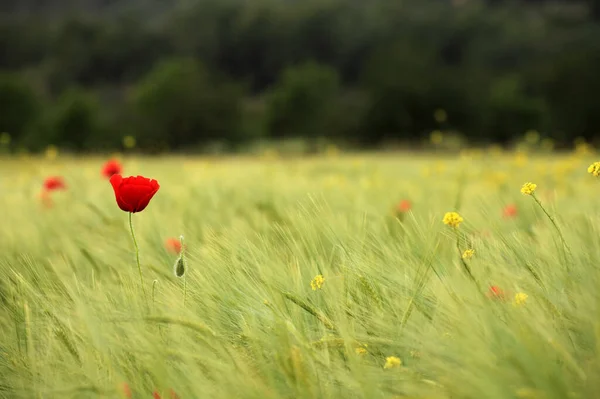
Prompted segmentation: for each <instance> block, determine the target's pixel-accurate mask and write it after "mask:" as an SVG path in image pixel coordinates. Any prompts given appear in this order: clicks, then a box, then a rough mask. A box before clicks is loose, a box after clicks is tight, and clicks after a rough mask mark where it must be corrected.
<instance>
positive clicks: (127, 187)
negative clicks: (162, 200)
mask: <svg viewBox="0 0 600 399" xmlns="http://www.w3.org/2000/svg"><path fill="white" fill-rule="evenodd" d="M110 184H112V186H113V189H114V190H115V198H116V200H117V205H119V208H121V210H123V211H125V212H131V213H136V212H141V211H143V210H144V209H146V207H147V206H148V203H150V200H151V199H152V197H154V194H156V192H157V191H158V189H159V188H160V185H159V184H158V182H157V181H156V180H154V179H148V178H147V177H142V176H130V177H125V178H123V176H121V175H112V177H111V178H110Z"/></svg>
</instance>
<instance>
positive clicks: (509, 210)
mask: <svg viewBox="0 0 600 399" xmlns="http://www.w3.org/2000/svg"><path fill="white" fill-rule="evenodd" d="M518 213H519V212H518V211H517V206H516V205H514V204H510V205H506V206H505V207H504V210H503V211H502V214H503V215H504V217H505V218H514V217H516V216H517V214H518Z"/></svg>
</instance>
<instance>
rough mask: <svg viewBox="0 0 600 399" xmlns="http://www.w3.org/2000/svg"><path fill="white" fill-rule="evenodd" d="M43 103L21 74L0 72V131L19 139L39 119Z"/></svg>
mask: <svg viewBox="0 0 600 399" xmlns="http://www.w3.org/2000/svg"><path fill="white" fill-rule="evenodd" d="M41 105H42V104H41V103H40V101H39V99H38V97H37V95H36V93H35V92H34V90H33V89H32V88H31V87H30V86H29V85H28V84H27V83H26V82H25V81H24V80H23V79H22V78H21V77H20V76H18V75H16V74H9V73H3V74H0V133H3V132H6V133H9V134H10V135H11V136H12V137H13V138H14V139H16V141H18V140H19V139H20V138H22V137H23V135H24V134H25V133H27V132H28V130H29V129H30V128H32V127H33V126H34V125H35V123H36V122H37V121H38V120H39V118H40V116H41V112H42V108H41Z"/></svg>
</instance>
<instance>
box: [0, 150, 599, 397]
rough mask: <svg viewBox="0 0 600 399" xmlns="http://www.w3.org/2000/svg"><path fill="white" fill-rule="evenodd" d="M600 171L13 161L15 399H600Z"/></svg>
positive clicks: (3, 295) (6, 283) (524, 160)
mask: <svg viewBox="0 0 600 399" xmlns="http://www.w3.org/2000/svg"><path fill="white" fill-rule="evenodd" d="M596 160H597V159H596V156H595V154H593V153H591V152H579V153H573V154H562V155H560V156H559V155H556V156H549V155H546V156H535V155H529V156H528V155H526V154H514V153H504V154H500V153H495V152H494V153H488V152H485V151H484V152H473V153H467V154H465V155H463V156H462V157H458V156H456V157H439V156H433V155H432V156H426V155H421V156H417V155H410V154H395V155H394V154H391V155H385V156H379V155H361V156H358V155H357V156H354V155H352V156H350V155H339V156H331V157H321V158H312V159H304V160H303V159H288V160H281V159H276V158H269V159H258V158H257V159H252V158H244V159H242V158H239V159H236V158H231V159H223V160H216V159H214V160H206V159H195V158H127V157H126V158H123V159H122V164H123V168H124V172H123V174H124V175H125V176H129V175H143V176H146V177H150V178H153V179H156V180H158V182H159V183H160V186H161V187H160V190H159V191H158V193H157V194H156V195H155V197H154V198H153V199H152V200H151V202H150V204H149V205H148V207H147V208H146V209H145V210H144V211H142V212H139V213H135V214H134V215H133V225H134V228H135V233H136V236H137V242H138V244H139V254H140V262H141V269H142V272H143V282H144V287H145V291H146V296H144V293H143V291H142V288H141V286H140V278H139V273H138V269H137V266H136V258H135V251H134V246H133V242H132V238H131V235H130V230H129V225H128V219H127V216H128V214H127V213H126V212H123V211H122V210H120V209H119V207H118V206H117V204H116V202H115V195H114V193H113V189H112V187H111V185H110V183H109V182H108V180H107V179H105V178H103V177H102V176H101V174H100V170H101V167H102V164H103V162H104V161H105V159H86V160H81V159H68V158H62V157H58V158H56V159H55V160H52V161H49V160H28V161H23V160H16V159H4V160H0V167H1V168H2V175H0V192H1V193H2V194H1V196H0V222H1V223H2V226H1V228H0V398H128V397H131V398H140V399H141V398H153V397H154V398H157V397H162V398H175V397H178V398H181V399H192V398H194V399H195V398H215V399H222V398H223V399H224V398H255V399H262V398H272V399H278V398H289V399H292V398H365V399H366V398H368V399H379V398H381V399H393V398H397V399H399V398H421V399H425V398H430V399H433V398H436V399H447V398H448V399H449V398H453V399H457V398H465V399H467V398H474V399H475V398H477V399H480V398H489V399H495V398H498V399H500V398H502V399H504V398H547V399H551V398H556V399H559V398H560V399H563V398H582V399H583V398H596V397H598V396H599V395H600V352H599V350H598V345H599V344H600V293H599V287H600V227H599V226H600V198H599V196H598V192H600V181H599V180H598V179H597V178H596V177H594V176H592V175H591V174H589V173H587V168H588V166H589V165H590V164H591V163H592V162H594V161H596ZM54 175H56V176H62V177H64V180H65V183H66V186H67V187H66V190H60V191H56V192H52V193H51V194H49V195H48V196H44V197H41V196H40V189H41V187H42V183H43V181H44V179H45V178H46V177H47V176H54ZM525 182H533V183H536V184H537V188H536V190H535V193H534V194H535V197H532V196H530V195H525V194H522V193H521V192H520V190H521V187H522V185H523V184H524V183H525ZM536 199H537V200H539V204H538V203H536ZM403 200H405V202H404V203H403V206H402V209H401V210H399V209H397V205H398V204H399V203H400V202H401V201H403ZM540 204H541V205H542V206H543V208H544V209H542V207H541V206H540ZM544 210H545V211H546V212H547V214H546V213H545V212H544ZM447 212H458V213H459V214H460V216H461V217H462V218H463V219H464V221H463V222H462V223H461V224H460V225H458V226H457V227H451V226H449V225H445V224H444V223H443V222H442V220H443V218H444V215H445V214H446V213H447ZM549 216H550V217H551V218H552V219H550V218H549ZM553 222H554V223H553ZM180 235H183V236H184V242H185V248H186V250H185V258H186V262H187V263H186V267H187V268H186V273H185V276H184V278H185V291H184V278H177V277H176V276H175V275H174V272H173V267H174V264H175V262H176V259H177V254H176V253H173V252H172V251H169V248H168V247H165V242H166V241H167V240H168V239H169V238H173V237H175V238H178V237H179V236H180ZM563 238H564V240H563ZM466 250H474V253H467V254H465V258H464V259H463V256H462V255H463V253H464V252H465V251H466ZM471 255H472V256H471ZM467 270H468V271H470V273H471V276H469V274H468V273H467ZM311 283H312V284H311ZM184 292H185V294H184Z"/></svg>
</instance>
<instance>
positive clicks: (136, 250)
mask: <svg viewBox="0 0 600 399" xmlns="http://www.w3.org/2000/svg"><path fill="white" fill-rule="evenodd" d="M131 215H133V213H132V212H129V229H130V230H131V238H133V246H134V247H135V260H136V262H137V267H138V271H139V272H140V283H141V284H142V293H143V294H144V300H145V299H146V288H144V277H143V276H142V266H140V249H139V248H138V244H137V240H136V239H135V233H134V232H133V222H132V221H131Z"/></svg>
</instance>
